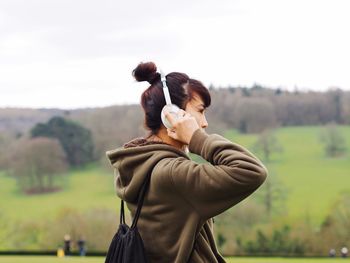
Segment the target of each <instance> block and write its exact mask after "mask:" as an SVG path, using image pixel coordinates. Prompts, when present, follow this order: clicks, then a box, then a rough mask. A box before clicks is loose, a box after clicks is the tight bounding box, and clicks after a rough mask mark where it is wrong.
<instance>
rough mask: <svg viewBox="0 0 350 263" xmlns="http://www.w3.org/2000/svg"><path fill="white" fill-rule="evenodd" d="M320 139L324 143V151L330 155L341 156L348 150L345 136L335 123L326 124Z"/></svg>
mask: <svg viewBox="0 0 350 263" xmlns="http://www.w3.org/2000/svg"><path fill="white" fill-rule="evenodd" d="M320 140H321V142H322V143H323V144H324V151H325V154H326V156H328V157H337V156H341V155H343V154H344V153H345V152H346V143H345V138H344V136H343V135H342V134H341V132H340V131H339V129H338V126H337V125H335V124H334V123H332V124H329V125H327V126H326V129H325V130H324V131H323V133H321V136H320Z"/></svg>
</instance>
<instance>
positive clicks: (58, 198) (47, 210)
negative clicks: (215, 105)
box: [0, 126, 350, 262]
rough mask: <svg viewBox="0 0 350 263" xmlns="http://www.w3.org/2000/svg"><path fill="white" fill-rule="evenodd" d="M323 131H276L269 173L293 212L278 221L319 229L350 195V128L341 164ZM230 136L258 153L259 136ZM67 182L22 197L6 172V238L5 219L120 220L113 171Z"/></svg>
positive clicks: (74, 174)
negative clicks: (67, 213) (110, 216)
mask: <svg viewBox="0 0 350 263" xmlns="http://www.w3.org/2000/svg"><path fill="white" fill-rule="evenodd" d="M323 129H324V128H323V127H289V128H281V129H278V130H277V131H276V137H277V138H278V140H279V141H280V143H281V144H282V146H283V149H284V151H283V153H281V154H277V155H274V156H272V162H271V163H269V164H267V168H268V170H269V171H270V173H271V174H275V175H277V176H278V178H279V179H280V180H281V181H282V182H283V183H284V184H285V186H286V187H287V188H288V195H287V200H286V211H287V212H288V213H287V215H286V216H284V217H281V216H279V218H275V220H278V221H279V222H281V221H285V222H286V223H289V224H293V223H294V222H295V221H298V220H305V219H306V218H308V220H310V221H311V223H312V224H313V225H315V226H318V225H319V224H320V223H321V222H322V220H323V219H324V217H325V216H326V215H327V214H328V212H329V209H330V207H331V205H332V204H333V203H334V202H335V200H336V199H337V198H338V197H339V195H340V193H342V192H344V191H350V126H347V127H345V126H343V127H340V130H341V132H342V133H343V134H344V136H345V137H346V141H347V146H348V152H347V154H346V155H345V156H344V157H342V158H337V159H329V158H326V157H325V155H324V152H323V145H322V144H321V143H320V141H319V134H320V132H321V131H322V130H323ZM225 137H227V138H229V139H231V140H232V141H234V142H237V143H239V144H241V145H243V146H245V147H247V148H248V149H252V145H253V143H254V142H255V140H256V135H241V134H238V133H237V132H236V131H228V132H227V133H226V134H225ZM64 183H65V186H66V187H65V188H64V190H63V191H60V192H56V193H50V194H43V195H32V196H28V195H25V194H22V193H19V192H18V190H17V187H16V181H15V180H14V179H13V178H10V177H8V176H6V175H5V174H4V173H1V172H0V193H1V202H0V237H1V232H2V229H1V228H2V227H1V226H2V223H3V222H1V221H2V220H3V221H4V220H6V221H8V220H11V222H19V223H20V222H21V221H25V220H47V219H49V218H53V217H54V216H55V215H56V214H57V213H58V211H59V210H60V209H62V208H73V209H76V210H78V211H87V210H89V209H92V208H107V209H110V210H113V211H115V212H116V216H117V211H119V201H118V198H117V197H116V195H115V191H114V185H113V183H114V182H113V171H112V169H111V170H110V171H105V170H103V169H101V168H100V167H98V166H97V165H96V164H91V165H89V166H87V167H86V168H85V169H81V170H72V171H70V172H69V173H68V174H67V176H66V179H65V182H64ZM252 198H256V196H255V195H253V196H252ZM116 218H117V217H116ZM0 244H1V238H0ZM0 260H1V259H0ZM247 262H248V261H247ZM257 262H259V261H257Z"/></svg>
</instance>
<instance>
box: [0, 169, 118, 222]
mask: <svg viewBox="0 0 350 263" xmlns="http://www.w3.org/2000/svg"><path fill="white" fill-rule="evenodd" d="M64 185H65V188H64V190H63V191H60V192H54V193H48V194H41V195H25V194H22V193H19V192H18V191H17V188H16V181H15V180H14V179H13V178H10V177H8V176H6V175H5V174H4V173H0V192H1V198H2V200H6V201H5V202H1V203H0V211H1V212H2V213H3V214H4V215H6V218H8V219H11V220H19V221H21V220H24V219H28V218H30V219H40V218H48V217H52V216H54V215H55V213H56V212H57V211H59V210H60V209H61V208H73V209H77V210H79V211H85V210H88V209H91V208H108V209H111V210H116V209H117V208H119V202H118V199H117V197H116V195H115V192H114V185H113V171H112V170H111V172H110V173H108V172H106V171H104V170H103V169H101V168H99V167H98V166H97V165H96V164H91V165H88V166H87V167H86V168H84V169H82V170H75V171H74V170H73V171H71V172H69V173H68V174H67V175H66V178H65V182H64Z"/></svg>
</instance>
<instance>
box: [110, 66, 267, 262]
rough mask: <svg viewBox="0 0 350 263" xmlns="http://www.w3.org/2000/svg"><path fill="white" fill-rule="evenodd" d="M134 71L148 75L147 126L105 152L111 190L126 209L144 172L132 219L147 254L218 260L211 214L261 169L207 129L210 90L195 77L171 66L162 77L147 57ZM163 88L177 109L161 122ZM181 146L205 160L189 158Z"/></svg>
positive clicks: (231, 201) (260, 177)
mask: <svg viewBox="0 0 350 263" xmlns="http://www.w3.org/2000/svg"><path fill="white" fill-rule="evenodd" d="M184 63H185V62H184ZM133 75H134V77H135V78H136V80H137V81H148V82H149V83H150V86H149V87H148V88H147V89H146V90H145V91H144V92H143V94H142V97H141V105H142V108H143V111H144V116H145V120H144V125H145V127H146V128H147V129H148V130H149V134H148V135H147V136H146V137H145V138H136V139H133V140H131V141H130V142H128V143H126V144H124V147H123V148H118V149H115V150H111V151H107V152H106V155H107V157H108V158H109V160H110V162H111V163H112V164H113V166H114V167H115V171H117V172H116V180H115V183H116V191H117V195H118V196H119V197H120V198H121V199H123V200H124V201H126V203H127V206H128V208H129V209H130V210H131V214H132V216H133V217H134V215H135V209H136V206H135V204H136V203H137V197H138V194H139V191H140V188H141V186H142V183H143V182H144V180H145V177H146V175H147V174H149V173H151V179H150V185H149V188H148V192H147V193H146V195H145V199H144V204H143V207H142V210H141V215H140V218H139V221H138V230H139V232H140V234H141V237H142V239H143V241H144V245H145V250H146V254H147V258H148V261H149V262H152V263H157V262H161V263H168V262H169V263H170V262H171V263H174V262H177V263H182V262H183V263H185V262H191V263H200V262H201V263H203V262H210V263H215V262H220V263H221V262H225V260H224V258H223V257H222V256H221V255H220V253H219V252H218V250H217V247H216V245H215V242H214V234H213V221H212V218H213V217H214V216H216V215H219V214H221V213H222V212H225V211H226V210H228V209H230V208H231V207H233V206H235V205H236V204H237V203H239V202H241V201H242V200H243V199H245V198H246V197H248V196H249V195H250V194H252V193H253V192H254V191H255V190H256V189H257V188H258V187H259V186H260V185H261V184H262V183H263V182H264V180H265V178H266V176H267V169H266V168H265V166H264V165H263V164H262V162H261V161H259V160H258V158H257V157H255V156H254V155H253V154H252V153H251V152H249V151H248V150H247V149H246V148H244V147H243V146H241V145H239V144H238V143H237V142H231V141H229V140H227V139H226V138H224V137H222V136H220V135H217V134H208V133H206V131H205V129H206V128H207V127H208V122H207V120H206V117H205V111H206V109H207V108H208V107H209V105H210V103H211V97H210V94H209V91H208V89H207V88H206V87H205V86H204V85H203V84H202V83H201V82H200V81H198V80H195V79H192V78H190V77H188V76H187V75H186V74H184V73H179V72H171V73H169V74H167V75H166V76H165V80H164V82H163V81H161V75H160V73H159V72H157V68H156V65H155V64H154V63H152V62H149V63H141V64H139V65H138V66H137V67H136V68H135V70H134V71H133ZM167 88H168V90H169V93H170V98H171V100H172V103H173V104H175V105H177V106H178V107H179V108H180V110H179V111H178V112H177V113H169V111H167V112H166V113H165V115H164V116H165V118H166V121H167V122H166V121H164V122H162V120H161V111H162V108H163V107H164V105H165V97H164V92H166V89H167ZM165 94H166V93H165ZM219 103H220V102H219ZM166 125H167V126H168V127H171V128H166ZM135 129H136V127H135ZM188 151H189V152H191V153H194V154H197V155H200V156H202V157H203V158H204V159H206V160H207V161H208V163H201V164H198V163H197V162H194V161H192V160H191V159H190V158H189V156H188Z"/></svg>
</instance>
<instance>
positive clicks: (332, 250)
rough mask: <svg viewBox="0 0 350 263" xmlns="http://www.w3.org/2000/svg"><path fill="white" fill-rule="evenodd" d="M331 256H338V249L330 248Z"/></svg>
mask: <svg viewBox="0 0 350 263" xmlns="http://www.w3.org/2000/svg"><path fill="white" fill-rule="evenodd" d="M329 256H330V257H331V258H334V257H335V256H336V251H335V249H334V248H331V249H330V250H329Z"/></svg>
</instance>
